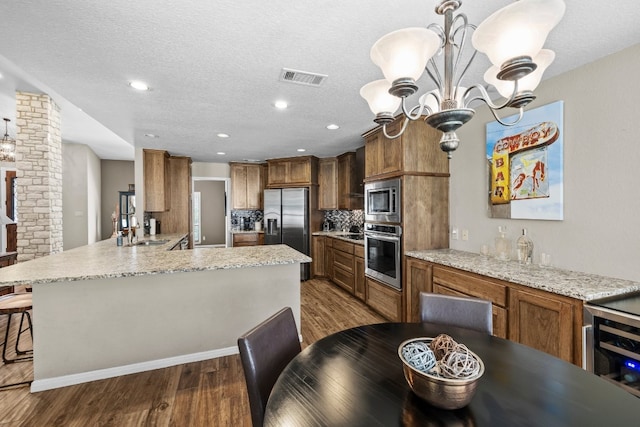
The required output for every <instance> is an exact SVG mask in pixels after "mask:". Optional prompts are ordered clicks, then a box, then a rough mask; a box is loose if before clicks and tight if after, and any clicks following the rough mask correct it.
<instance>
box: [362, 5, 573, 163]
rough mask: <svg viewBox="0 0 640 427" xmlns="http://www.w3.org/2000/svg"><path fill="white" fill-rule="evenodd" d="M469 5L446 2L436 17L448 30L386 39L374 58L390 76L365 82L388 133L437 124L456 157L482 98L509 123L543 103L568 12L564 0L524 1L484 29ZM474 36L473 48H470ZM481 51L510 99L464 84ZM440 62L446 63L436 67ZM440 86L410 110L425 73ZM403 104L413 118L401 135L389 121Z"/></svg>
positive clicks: (491, 77)
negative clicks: (553, 35)
mask: <svg viewBox="0 0 640 427" xmlns="http://www.w3.org/2000/svg"><path fill="white" fill-rule="evenodd" d="M461 4H462V1H461V0H441V1H440V2H439V4H438V5H437V6H436V9H435V11H436V13H437V14H439V15H443V16H444V28H443V27H441V26H440V25H437V24H431V25H429V26H428V27H427V28H405V29H403V30H398V31H394V32H391V33H389V34H387V35H385V36H383V37H382V38H380V39H379V40H378V41H377V42H376V43H375V44H374V45H373V47H372V48H371V60H372V61H373V62H374V64H376V65H377V66H379V67H380V68H381V70H382V73H383V74H384V77H385V79H383V80H376V81H373V82H371V83H368V84H366V85H364V86H363V87H362V88H361V89H360V95H361V96H362V97H363V98H364V99H365V100H366V101H367V103H368V104H369V108H370V109H371V111H372V112H373V114H375V115H376V117H375V119H374V122H376V123H378V124H380V125H383V132H384V135H385V136H386V137H387V138H389V139H394V138H397V137H399V136H400V135H402V133H403V132H404V130H405V129H406V127H407V124H408V123H409V121H410V120H411V121H414V120H418V119H420V118H421V117H423V118H424V120H425V122H426V123H427V124H429V125H430V126H431V127H433V128H435V129H438V130H440V131H442V132H443V135H442V139H441V140H440V148H441V149H442V151H445V152H446V153H447V157H448V158H451V152H452V151H454V150H455V149H456V148H458V145H459V143H460V140H459V139H458V136H457V135H456V130H457V129H458V128H459V127H460V126H462V125H464V124H465V123H466V122H468V121H469V120H471V119H472V118H473V115H474V114H475V111H474V110H473V109H472V108H469V106H470V104H471V103H473V102H475V101H481V102H484V103H485V104H487V105H488V106H489V109H490V110H491V112H492V113H493V116H494V117H495V118H496V120H498V121H499V122H500V123H502V124H503V125H505V126H512V125H514V124H516V123H518V122H519V121H520V120H521V119H522V115H523V113H524V107H525V106H526V105H527V104H529V103H530V102H531V101H533V100H534V99H535V95H533V90H534V89H535V88H536V87H537V86H538V84H539V83H540V80H541V79H542V74H543V73H544V70H545V69H546V68H547V67H548V66H549V65H550V64H551V62H552V61H553V59H554V58H555V54H554V52H553V51H551V50H548V49H542V47H543V45H544V42H545V40H546V38H547V35H548V34H549V32H550V31H551V30H552V29H553V27H555V26H556V24H557V23H558V22H559V21H560V19H561V18H562V16H563V15H564V11H565V4H564V1H563V0H520V1H516V2H515V3H512V4H509V5H508V6H505V7H504V8H502V9H500V10H498V11H497V12H495V13H493V14H492V15H491V16H489V17H488V18H487V19H485V20H484V21H483V22H482V23H481V24H480V25H479V26H477V27H476V26H475V25H472V24H470V23H469V22H468V20H467V16H466V15H465V14H463V13H459V14H457V15H455V16H454V12H455V11H456V10H457V9H458V8H459V7H460V6H461ZM471 32H473V34H472V38H471V42H472V44H473V47H472V48H468V47H467V44H466V43H467V40H468V37H469V36H470V34H471ZM478 51H480V52H483V53H485V54H486V55H487V56H488V58H489V60H490V61H491V63H492V64H493V65H492V66H491V67H490V68H489V69H488V70H487V71H486V73H485V74H484V79H485V81H486V82H487V83H489V84H491V85H493V86H495V88H496V90H497V91H498V93H500V95H501V96H503V97H504V98H506V99H504V100H501V102H499V103H494V102H493V101H492V100H491V98H490V97H489V95H488V93H487V89H486V88H485V87H484V85H482V84H475V85H472V86H469V87H468V88H467V87H464V85H462V79H463V77H464V76H465V74H466V73H467V71H468V70H469V67H470V65H471V63H472V62H473V60H474V59H475V57H476V54H477V53H478ZM436 57H439V58H440V64H438V63H436V60H435V59H436ZM425 70H426V72H427V74H428V75H429V77H430V78H431V80H432V81H433V82H434V83H435V84H436V89H435V90H432V91H429V92H426V93H424V94H422V96H420V98H419V100H418V105H415V106H413V107H411V108H409V107H408V106H407V105H406V104H407V102H406V101H407V97H408V96H411V95H413V94H414V93H416V92H417V90H418V86H417V84H416V81H417V80H418V79H420V77H421V76H422V74H423V73H424V71H425ZM400 104H402V112H403V113H404V116H405V120H404V123H403V125H402V127H401V128H400V131H399V132H398V133H397V134H396V135H389V134H388V133H387V124H388V123H391V122H392V121H393V120H394V114H395V112H396V110H398V107H399V106H400ZM507 107H508V108H514V109H517V110H519V114H518V115H517V116H516V118H515V119H514V120H513V121H511V122H509V123H507V122H505V121H504V120H503V119H501V118H500V117H498V114H497V111H499V110H502V109H504V108H507Z"/></svg>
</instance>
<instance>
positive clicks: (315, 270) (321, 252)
mask: <svg viewBox="0 0 640 427" xmlns="http://www.w3.org/2000/svg"><path fill="white" fill-rule="evenodd" d="M325 241H326V238H325V237H324V236H311V259H312V261H311V272H312V275H313V277H325V275H326V272H325Z"/></svg>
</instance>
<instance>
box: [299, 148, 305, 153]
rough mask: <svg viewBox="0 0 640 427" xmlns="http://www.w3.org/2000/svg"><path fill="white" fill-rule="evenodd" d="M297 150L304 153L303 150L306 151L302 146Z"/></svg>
mask: <svg viewBox="0 0 640 427" xmlns="http://www.w3.org/2000/svg"><path fill="white" fill-rule="evenodd" d="M298 151H299V152H301V153H304V152H305V151H307V150H306V149H304V148H298Z"/></svg>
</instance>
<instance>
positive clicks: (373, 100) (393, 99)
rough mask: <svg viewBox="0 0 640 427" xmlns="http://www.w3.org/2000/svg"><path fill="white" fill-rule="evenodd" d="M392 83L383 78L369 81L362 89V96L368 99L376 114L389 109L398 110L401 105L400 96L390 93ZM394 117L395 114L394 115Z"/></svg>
mask: <svg viewBox="0 0 640 427" xmlns="http://www.w3.org/2000/svg"><path fill="white" fill-rule="evenodd" d="M390 88H391V84H390V83H389V82H388V81H386V80H384V79H382V80H375V81H373V82H371V83H367V84H366V85H364V86H362V88H361V89H360V96H362V97H363V98H364V99H366V100H367V103H368V104H369V109H371V112H372V113H373V114H375V115H378V114H383V113H385V112H387V111H396V110H397V109H398V107H399V106H400V98H398V97H397V96H393V95H391V94H390V93H389V89H390ZM392 117H393V116H392Z"/></svg>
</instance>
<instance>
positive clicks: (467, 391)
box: [398, 337, 484, 409]
mask: <svg viewBox="0 0 640 427" xmlns="http://www.w3.org/2000/svg"><path fill="white" fill-rule="evenodd" d="M416 341H422V342H425V343H427V344H428V343H431V341H433V338H425V337H423V338H412V339H410V340H407V341H404V342H403V343H402V344H400V346H399V347H398V356H399V357H400V360H402V370H403V372H404V377H405V379H406V380H407V383H408V384H409V387H410V388H411V390H412V391H413V392H414V393H415V394H416V395H418V397H420V398H422V399H423V400H426V401H427V402H428V403H429V404H431V405H433V406H435V407H437V408H441V409H459V408H462V407H465V406H467V405H468V404H469V402H471V399H472V398H473V395H474V394H475V392H476V388H477V386H478V380H479V379H480V377H482V374H484V363H483V362H482V360H481V359H480V358H479V357H478V355H477V354H475V353H473V352H472V351H471V350H469V353H471V354H473V356H474V357H475V358H476V359H477V360H478V363H479V364H480V371H479V372H478V374H477V375H474V376H473V377H469V378H463V379H455V378H444V377H441V376H439V375H434V374H429V373H427V372H422V371H420V370H418V369H416V368H414V367H413V366H411V365H410V364H409V363H408V362H407V361H406V360H405V358H404V356H403V355H402V349H403V348H404V346H405V345H407V344H409V343H412V342H416Z"/></svg>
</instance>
